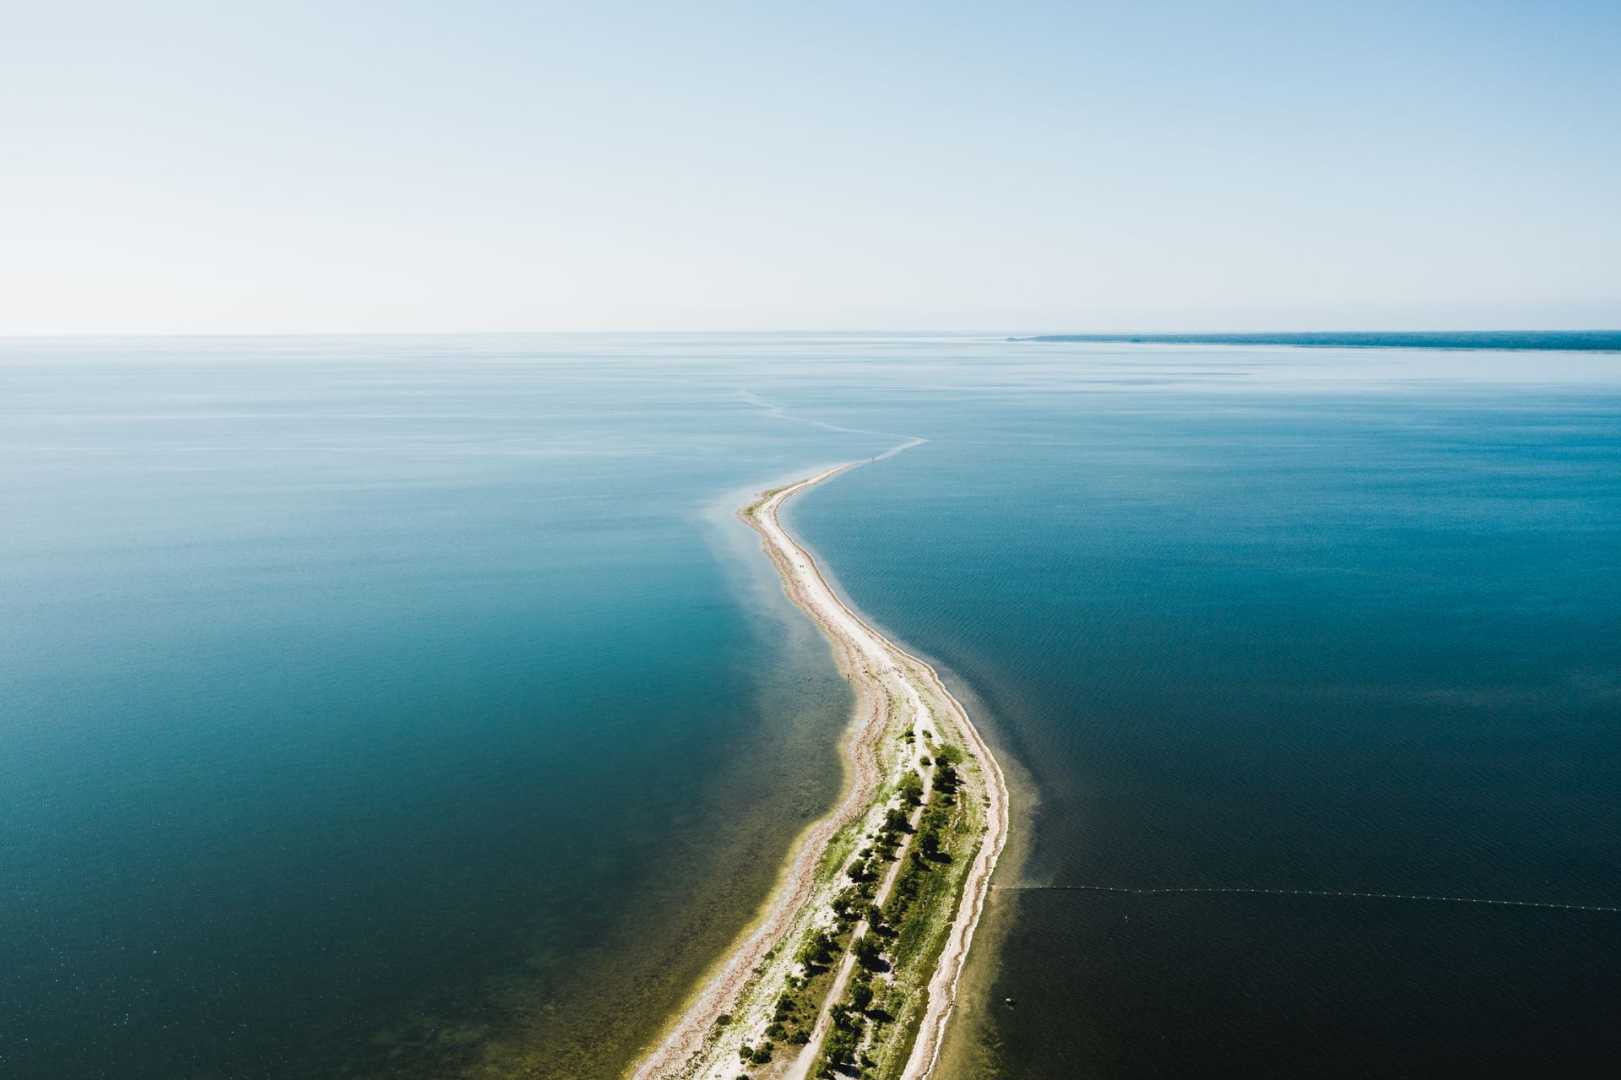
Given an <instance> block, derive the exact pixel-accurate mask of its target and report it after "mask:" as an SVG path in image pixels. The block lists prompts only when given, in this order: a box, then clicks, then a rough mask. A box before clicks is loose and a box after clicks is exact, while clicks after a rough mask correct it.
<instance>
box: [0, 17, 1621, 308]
mask: <svg viewBox="0 0 1621 1080" xmlns="http://www.w3.org/2000/svg"><path fill="white" fill-rule="evenodd" d="M1617 40H1621V10H1618V9H1616V8H1615V7H1614V6H1613V5H1603V4H1570V5H1562V6H1561V7H1560V8H1559V9H1557V10H1552V9H1537V8H1517V7H1513V6H1509V5H1494V6H1480V5H1461V4H1434V5H1425V6H1424V7H1423V8H1422V9H1414V8H1411V7H1407V6H1402V5H1375V6H1372V7H1358V8H1357V9H1355V10H1347V9H1345V8H1343V7H1340V6H1323V7H1318V8H1294V7H1284V6H1279V7H1277V8H1273V9H1270V10H1252V11H1249V12H1246V13H1242V14H1231V13H1226V14H1223V13H1212V12H1210V11H1208V10H1204V9H1201V8H1200V7H1199V6H1197V5H1168V6H1157V7H1154V8H1152V9H1139V10H1131V11H1121V10H1115V9H1112V8H1108V7H1090V6H1080V7H1076V6H1072V5H1047V4H1030V5H1023V6H1020V7H1019V8H1017V9H1014V10H1011V11H996V12H991V11H988V10H982V9H979V8H977V7H974V6H972V5H929V6H922V5H909V4H901V5H894V6H888V7H885V8H884V9H883V10H880V11H874V10H870V9H867V8H863V7H860V6H854V5H834V6H831V7H824V8H820V9H818V10H816V11H814V12H806V11H790V10H788V9H780V8H774V7H760V6H746V5H720V6H705V7H701V8H686V9H682V10H671V9H660V10H646V9H642V8H639V7H637V6H633V5H602V6H593V7H592V8H591V9H590V10H582V9H578V8H575V7H570V6H565V5H549V4H542V5H523V6H520V5H513V4H507V3H500V2H490V0H483V2H477V3H473V4H470V5H464V6H462V7H459V8H457V9H456V11H454V12H450V11H447V10H444V9H442V8H439V7H437V6H432V5H425V4H418V3H405V4H400V5H392V6H391V7H390V9H389V11H388V14H387V17H386V18H382V17H378V16H376V15H374V14H370V13H366V12H361V11H358V10H357V11H336V10H332V9H330V8H326V7H323V6H320V5H314V4H303V3H294V4H289V5H277V6H276V7H274V8H265V9H263V10H256V11H255V10H236V11H223V12H222V11H219V10H216V9H212V8H209V7H206V6H204V5H198V4H192V3H185V2H168V3H158V4H153V5H143V6H142V7H141V8H140V9H139V10H137V9H132V8H127V7H124V6H122V5H116V4H110V3H96V2H92V3H88V4H79V5H72V6H70V7H64V8H54V9H49V10H47V9H43V8H37V7H35V8H29V9H19V10H17V11H15V12H13V13H12V15H11V18H10V20H9V21H8V34H7V38H6V40H5V41H4V42H0V61H3V62H4V64H5V68H6V71H7V75H8V78H7V89H8V93H6V94H5V95H4V96H0V123H4V124H5V126H6V129H7V132H8V134H9V135H10V143H11V145H12V146H13V149H14V153H13V155H12V160H11V161H10V162H9V163H8V168H7V170H6V171H5V175H4V176H0V200H3V205H4V206H5V207H6V209H4V210H0V224H3V225H4V229H5V234H6V235H7V238H8V243H7V244H6V245H5V247H4V250H3V251H0V295H4V296H5V297H6V302H5V303H3V304H0V335H35V334H51V335H56V334H116V335H134V334H213V333H265V334H271V333H372V332H400V333H424V332H426V333H477V332H558V331H566V332H588V331H610V332H626V331H666V332H668V331H676V332H680V331H701V332H710V331H721V330H731V331H758V330H775V329H783V330H807V331H871V330H878V329H886V330H887V329H905V328H929V329H937V330H941V331H968V330H986V329H987V328H997V329H998V330H1005V331H1009V332H1013V331H1017V332H1043V331H1051V332H1063V331H1074V332H1121V333H1127V332H1233V331H1256V330H1271V331H1288V330H1436V329H1465V328H1489V329H1517V330H1519V329H1525V330H1536V329H1554V328H1559V329H1564V328H1585V327H1609V326H1618V325H1621V285H1618V284H1617V282H1621V273H1618V272H1617V271H1618V269H1621V266H1618V261H1617V257H1616V254H1615V253H1616V252H1617V251H1621V215H1617V214H1615V213H1614V205H1613V204H1614V194H1613V193H1614V192H1615V191H1616V190H1621V152H1618V151H1617V149H1616V148H1617V146H1621V139H1618V138H1617V134H1618V132H1621V105H1618V104H1617V103H1618V102H1621V76H1618V75H1617V73H1616V71H1617V69H1616V65H1614V64H1613V62H1612V60H1613V52H1614V43H1615V42H1616V41H1617Z"/></svg>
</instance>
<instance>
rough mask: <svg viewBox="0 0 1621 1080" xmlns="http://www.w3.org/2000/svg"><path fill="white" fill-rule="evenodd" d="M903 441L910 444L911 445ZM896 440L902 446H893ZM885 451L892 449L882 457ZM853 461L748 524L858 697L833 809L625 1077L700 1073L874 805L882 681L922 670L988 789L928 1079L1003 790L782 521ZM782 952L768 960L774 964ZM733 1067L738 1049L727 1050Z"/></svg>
mask: <svg viewBox="0 0 1621 1080" xmlns="http://www.w3.org/2000/svg"><path fill="white" fill-rule="evenodd" d="M908 445H911V444H908ZM897 449H903V447H902V448H897ZM884 456H888V455H884ZM858 464H861V463H860V462H851V463H847V464H844V465H836V466H834V467H832V468H829V469H825V470H823V471H822V472H819V473H817V474H816V475H814V476H811V477H809V478H807V479H804V480H800V481H798V482H797V483H793V484H790V485H788V486H786V487H783V488H779V489H777V490H775V491H773V492H770V493H768V494H767V495H766V496H765V497H764V501H763V502H762V503H760V504H759V505H758V508H757V509H755V510H754V512H753V513H749V512H747V511H748V510H749V509H751V508H753V507H752V504H751V507H748V508H745V509H744V512H743V513H742V517H743V519H744V521H746V522H747V523H748V524H749V525H750V526H751V527H752V528H754V529H755V531H756V532H758V533H759V534H760V536H761V538H762V540H763V541H764V546H765V549H766V553H767V554H768V555H769V556H770V557H771V561H772V563H773V565H774V566H775V567H776V569H777V572H778V574H779V575H780V576H781V577H782V581H783V588H784V590H785V591H786V592H787V594H788V596H789V598H790V599H792V600H793V602H794V603H795V604H796V605H798V606H799V607H800V608H801V609H803V610H804V611H805V612H806V614H808V615H809V616H810V617H811V618H812V619H813V620H814V621H815V622H816V624H817V626H818V627H819V628H820V629H821V631H822V633H823V635H824V636H826V637H827V639H828V641H829V643H830V644H831V645H832V648H833V653H834V657H835V659H836V661H837V663H838V666H839V670H840V672H841V674H843V676H844V677H845V679H846V680H847V681H848V682H849V683H850V684H851V686H852V687H853V689H854V690H855V694H856V703H855V708H854V715H853V716H852V718H851V723H850V727H849V728H848V730H847V732H846V734H845V737H844V738H843V740H842V742H841V750H842V754H843V759H844V762H845V772H846V784H845V788H844V791H843V792H842V793H841V794H840V796H839V798H838V800H837V801H836V802H835V804H834V807H833V809H832V810H831V811H830V812H829V813H828V814H826V815H825V816H823V817H822V818H820V819H819V820H817V821H816V822H814V823H813V824H811V825H810V826H809V827H808V828H807V829H806V830H805V832H804V833H803V834H802V835H801V836H800V837H799V839H798V840H797V841H796V842H795V844H794V846H793V848H792V849H791V851H790V853H789V856H788V859H787V861H786V862H785V864H784V866H783V869H782V872H781V873H780V875H779V876H778V879H777V883H776V885H775V886H773V888H772V891H771V894H770V896H769V897H768V898H767V900H766V901H765V903H764V905H763V906H762V908H761V909H760V911H759V913H758V914H757V915H756V916H755V919H754V921H753V922H752V923H750V924H749V926H748V927H747V928H745V930H744V931H743V932H742V934H741V935H740V936H739V938H738V940H737V943H736V944H735V945H734V946H733V947H732V948H731V949H730V950H729V951H728V952H727V953H726V954H725V955H723V956H722V957H721V958H720V959H719V960H717V961H716V963H715V964H714V965H713V966H712V967H711V968H710V970H709V972H708V973H707V974H706V975H705V976H704V977H703V979H702V980H700V983H699V985H698V987H697V989H696V990H695V991H694V992H693V994H692V996H691V997H689V998H688V1000H687V1002H686V1004H685V1005H684V1006H683V1008H682V1009H681V1011H680V1012H679V1013H678V1014H677V1015H676V1016H675V1017H673V1018H672V1020H671V1022H670V1023H669V1024H668V1025H667V1026H666V1027H665V1029H664V1031H663V1033H662V1034H661V1035H660V1036H659V1037H658V1039H657V1041H656V1042H655V1043H654V1044H653V1045H652V1046H650V1047H649V1048H648V1050H647V1051H646V1052H645V1053H644V1054H643V1055H642V1057H641V1058H640V1059H639V1060H638V1061H637V1062H636V1063H635V1064H634V1065H633V1066H632V1068H631V1070H630V1071H629V1072H628V1073H627V1075H628V1076H630V1077H632V1078H633V1080H666V1078H685V1077H691V1076H695V1075H697V1074H698V1073H700V1072H701V1071H703V1070H702V1069H701V1066H702V1064H703V1062H702V1060H701V1059H702V1057H703V1056H704V1055H703V1051H704V1048H705V1042H706V1038H707V1037H709V1036H710V1034H711V1032H712V1031H713V1030H714V1029H715V1025H716V1022H717V1020H718V1019H719V1018H720V1017H721V1016H722V1014H725V1013H727V1012H728V1010H729V1009H730V1008H731V1007H732V1005H733V1003H734V1002H735V1001H736V1000H737V999H738V998H739V996H740V995H741V994H742V993H743V991H744V990H745V988H746V987H747V986H748V984H749V982H750V980H751V979H752V978H756V977H757V976H756V971H757V969H759V970H763V969H764V966H765V965H766V963H767V961H768V960H769V959H770V958H771V957H770V954H771V951H772V949H773V947H774V946H775V945H776V944H778V943H779V942H781V941H782V940H784V938H785V936H786V935H787V934H788V933H789V932H790V931H792V930H793V929H794V928H795V927H796V926H799V925H803V924H804V922H805V919H806V918H807V916H808V915H810V914H811V912H810V910H809V909H810V907H811V905H812V904H813V902H814V900H815V899H816V896H815V894H816V868H817V865H818V863H819V862H820V860H821V858H822V855H823V853H824V852H825V851H826V850H827V847H828V844H829V843H830V841H831V840H832V839H833V837H834V836H835V834H837V832H838V831H839V830H840V829H841V828H842V827H843V826H844V825H846V824H847V823H849V822H851V821H853V820H855V819H856V818H858V817H860V816H862V815H863V814H864V813H865V812H866V811H867V810H868V809H869V807H870V806H871V805H872V803H873V801H874V799H875V797H876V794H877V790H878V787H879V785H880V783H881V782H882V780H883V776H882V774H881V772H880V769H879V765H878V745H879V743H880V742H881V740H882V739H883V735H884V730H885V719H886V717H885V701H886V700H887V694H886V690H885V681H886V679H894V678H896V677H897V676H899V677H900V678H902V679H905V680H911V679H918V680H922V681H924V682H925V684H926V691H927V693H928V694H929V695H930V696H931V697H933V698H934V699H935V700H937V701H941V702H944V703H946V704H947V707H948V708H949V709H950V710H951V712H952V714H953V715H952V717H951V719H952V720H953V721H954V723H955V725H956V727H957V728H958V730H959V733H960V735H961V737H962V740H963V742H964V743H965V744H966V745H965V747H964V748H965V749H966V750H967V752H968V753H969V754H970V755H972V756H973V758H974V759H975V760H976V762H977V763H978V765H979V771H980V774H981V776H983V777H984V782H985V789H986V798H987V805H986V821H987V831H986V834H985V837H984V840H983V842H982V843H981V845H980V848H979V851H978V853H977V855H976V856H975V860H974V864H973V866H972V867H971V869H970V872H969V876H968V879H967V882H966V883H965V887H964V889H963V895H962V903H961V905H960V906H959V908H958V911H957V913H956V917H955V919H954V920H953V923H952V927H951V932H950V934H949V936H948V938H947V942H946V946H945V949H944V950H943V951H942V953H941V955H940V959H939V963H938V965H937V967H936V969H935V972H934V975H933V977H932V978H931V979H930V982H929V991H928V998H929V1000H928V1006H927V1010H926V1012H925V1014H924V1017H923V1022H922V1026H921V1027H920V1029H919V1031H918V1037H917V1041H916V1043H915V1044H914V1046H913V1049H912V1053H911V1056H910V1058H909V1059H908V1061H907V1063H906V1067H905V1070H904V1072H903V1073H902V1075H903V1076H904V1077H905V1078H906V1080H926V1078H928V1077H930V1076H931V1075H932V1074H933V1072H934V1070H935V1067H936V1065H937V1064H938V1062H939V1058H940V1049H941V1046H942V1045H943V1043H944V1040H945V1033H946V1026H947V1023H948V1022H949V1020H950V1018H951V1015H952V1012H953V1011H954V1010H955V1008H956V1004H957V995H958V989H959V983H960V980H961V977H962V971H963V966H964V963H965V962H966V960H967V956H968V949H969V946H970V945H971V944H972V942H973V937H974V930H975V928H976V927H977V926H978V924H979V920H980V915H981V913H982V912H983V910H984V906H985V899H986V896H987V895H988V893H989V891H990V879H991V874H992V872H993V871H994V870H995V868H996V861H997V858H998V857H999V856H1000V855H1001V852H1002V848H1003V846H1004V844H1005V843H1006V840H1007V831H1008V796H1007V788H1006V783H1005V781H1004V779H1003V776H1002V770H1001V768H1000V767H999V766H998V765H997V763H996V759H995V758H994V756H992V754H991V751H990V748H989V747H988V746H986V744H985V742H984V740H983V739H982V738H981V737H980V735H979V733H978V731H976V730H975V728H974V726H973V723H972V721H970V720H969V718H968V714H967V712H966V711H965V710H964V709H963V707H962V705H961V704H960V703H959V702H958V701H957V700H956V699H955V698H954V697H952V696H951V694H950V693H949V692H947V690H946V688H945V686H944V685H943V684H942V683H941V682H940V678H939V676H938V674H936V672H935V671H934V669H933V668H931V667H930V666H929V665H928V664H926V663H924V662H923V661H922V660H920V659H918V658H917V657H916V656H914V655H912V654H911V653H909V652H906V651H905V650H903V649H901V648H900V647H899V646H897V645H895V644H894V643H893V642H891V641H890V640H889V639H887V638H885V637H883V636H882V635H881V634H879V633H878V632H877V631H876V630H874V629H873V628H872V626H871V625H870V624H869V623H867V621H866V620H864V619H862V618H861V617H860V615H858V614H857V613H856V612H855V611H853V610H852V609H851V608H850V607H849V606H848V605H847V604H845V603H844V602H843V601H842V600H841V599H840V598H839V597H838V594H837V593H836V592H835V591H834V590H833V589H832V588H831V587H830V586H829V585H828V583H827V581H826V579H825V578H823V576H822V573H821V571H820V570H819V569H818V567H817V565H816V561H815V560H814V559H813V558H812V557H811V555H810V553H809V552H808V551H806V550H805V548H804V547H803V546H802V545H800V544H799V543H798V542H797V541H796V540H794V538H793V537H792V536H791V535H790V534H789V533H788V531H787V530H786V529H785V528H784V527H783V525H782V523H781V521H780V520H779V517H778V512H779V510H780V509H781V507H782V505H783V503H785V502H786V501H787V500H788V499H790V498H792V497H793V496H794V495H797V494H799V493H800V492H802V491H805V490H806V489H808V488H811V487H813V486H815V485H816V484H820V483H822V482H824V481H826V480H829V479H831V478H832V477H834V476H837V475H838V474H839V473H841V472H843V471H845V470H846V469H850V468H854V467H855V466H856V465H858ZM781 962H782V960H781V958H780V957H779V958H777V960H776V963H778V964H780V963H781ZM733 1064H734V1065H735V1058H734V1059H733Z"/></svg>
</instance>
